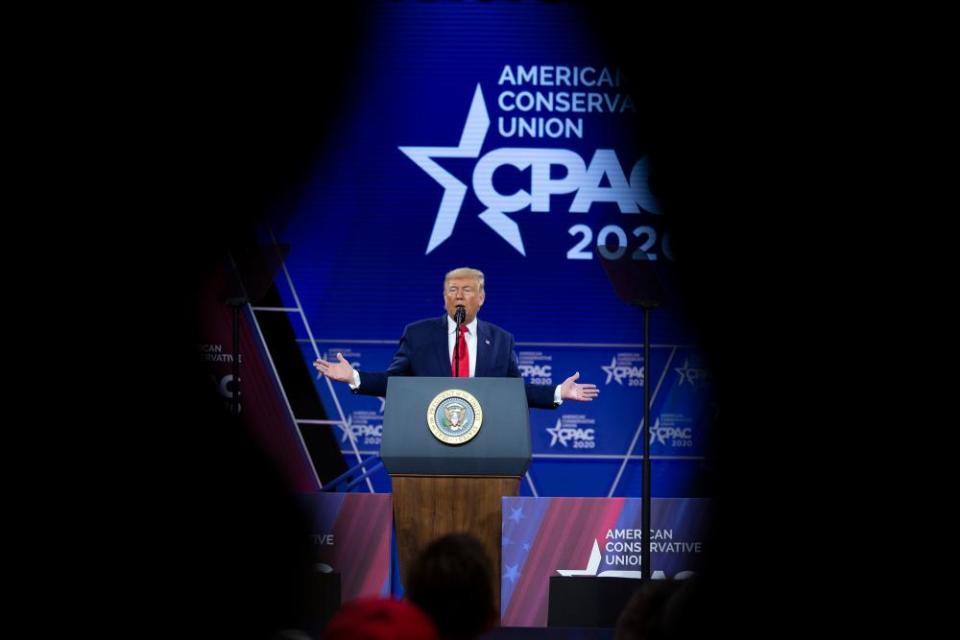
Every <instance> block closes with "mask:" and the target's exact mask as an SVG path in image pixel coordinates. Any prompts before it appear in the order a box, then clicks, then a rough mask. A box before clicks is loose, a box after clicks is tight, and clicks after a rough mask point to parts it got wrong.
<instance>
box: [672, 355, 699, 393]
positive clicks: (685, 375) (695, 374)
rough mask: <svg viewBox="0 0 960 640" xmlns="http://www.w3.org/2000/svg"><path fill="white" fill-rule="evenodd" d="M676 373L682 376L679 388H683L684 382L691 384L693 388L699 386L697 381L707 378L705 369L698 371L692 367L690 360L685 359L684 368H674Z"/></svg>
mask: <svg viewBox="0 0 960 640" xmlns="http://www.w3.org/2000/svg"><path fill="white" fill-rule="evenodd" d="M673 370H674V371H676V372H677V374H679V376H680V382H679V383H678V384H677V386H678V387H682V386H683V382H684V380H686V381H687V382H689V383H690V385H691V386H694V387H695V386H697V381H698V380H700V379H701V378H706V377H707V372H706V370H705V369H697V368H696V367H691V366H690V359H689V358H684V359H683V366H682V367H674V368H673Z"/></svg>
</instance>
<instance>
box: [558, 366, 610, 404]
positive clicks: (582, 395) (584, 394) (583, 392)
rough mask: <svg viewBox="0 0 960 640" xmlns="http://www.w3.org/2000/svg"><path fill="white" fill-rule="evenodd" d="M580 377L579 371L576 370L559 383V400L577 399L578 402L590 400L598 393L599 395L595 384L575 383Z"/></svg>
mask: <svg viewBox="0 0 960 640" xmlns="http://www.w3.org/2000/svg"><path fill="white" fill-rule="evenodd" d="M579 379H580V372H579V371H577V372H576V373H575V374H573V375H572V376H570V377H569V378H567V379H566V380H564V381H563V384H561V385H560V399H561V400H577V401H579V402H590V401H591V400H593V399H594V398H596V397H597V396H598V395H600V389H598V388H597V385H595V384H577V380H579Z"/></svg>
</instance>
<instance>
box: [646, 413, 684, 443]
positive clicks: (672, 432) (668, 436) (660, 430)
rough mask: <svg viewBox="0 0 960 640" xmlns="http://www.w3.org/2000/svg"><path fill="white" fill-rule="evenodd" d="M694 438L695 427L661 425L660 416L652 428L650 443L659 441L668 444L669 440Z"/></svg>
mask: <svg viewBox="0 0 960 640" xmlns="http://www.w3.org/2000/svg"><path fill="white" fill-rule="evenodd" d="M692 439H693V429H692V428H690V427H684V428H682V429H680V428H677V427H661V426H660V418H657V421H656V422H654V423H653V426H652V427H651V428H650V444H654V443H656V442H659V443H660V444H667V440H670V441H674V442H676V441H678V440H692Z"/></svg>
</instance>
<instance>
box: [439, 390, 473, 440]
mask: <svg viewBox="0 0 960 640" xmlns="http://www.w3.org/2000/svg"><path fill="white" fill-rule="evenodd" d="M482 422H483V409H481V408H480V403H479V402H477V399H476V398H474V397H473V395H472V394H470V393H467V392H466V391H464V390H462V389H448V390H447V391H443V392H441V393H438V394H437V397H435V398H434V399H433V400H432V401H431V402H430V406H428V407H427V426H429V427H430V433H432V434H433V437H434V438H436V439H437V440H439V441H440V442H443V443H446V444H463V443H464V442H469V441H470V440H472V439H473V438H474V437H476V435H477V434H478V433H480V425H481V423H482Z"/></svg>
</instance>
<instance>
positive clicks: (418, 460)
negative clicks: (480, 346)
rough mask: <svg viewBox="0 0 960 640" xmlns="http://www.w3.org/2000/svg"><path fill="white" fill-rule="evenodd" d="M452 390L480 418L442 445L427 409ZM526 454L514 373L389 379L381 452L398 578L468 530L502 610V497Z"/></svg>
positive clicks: (524, 413)
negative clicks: (427, 550)
mask: <svg viewBox="0 0 960 640" xmlns="http://www.w3.org/2000/svg"><path fill="white" fill-rule="evenodd" d="M458 391H460V392H466V393H467V394H469V395H471V396H473V398H475V399H476V401H477V403H478V404H479V406H480V408H481V412H482V422H481V425H480V429H479V431H477V433H476V435H475V436H474V437H473V438H472V439H470V440H469V441H467V442H463V443H462V444H448V443H446V442H443V441H441V440H440V439H439V438H438V437H437V436H435V435H434V433H433V432H432V431H431V429H430V426H429V425H428V410H430V406H431V402H433V401H434V399H435V398H437V396H438V395H440V394H443V393H445V392H452V394H453V395H454V396H455V397H459V396H458V395H457V392H458ZM434 411H435V412H436V409H434ZM441 435H444V434H442V433H441ZM530 451H531V449H530V416H529V411H528V410H527V397H526V393H525V391H524V387H523V381H522V380H521V379H520V378H427V377H421V378H416V377H393V378H390V381H389V383H388V385H387V400H386V406H385V411H384V417H383V440H382V441H381V444H380V457H381V458H382V459H383V462H384V466H386V468H387V471H388V472H389V473H390V477H391V480H392V482H393V518H394V525H395V527H396V531H397V551H398V554H399V557H400V576H401V580H402V581H404V582H406V579H407V575H408V570H409V567H410V566H411V565H412V564H413V561H414V559H415V558H416V556H417V554H418V553H419V552H420V550H421V549H423V548H424V547H426V545H428V544H429V543H430V542H431V541H433V540H434V539H436V538H439V537H440V536H443V535H445V534H447V533H469V534H471V535H473V536H475V537H476V538H478V539H479V540H480V541H481V542H482V543H483V545H484V547H485V548H486V550H487V554H488V555H489V556H490V558H491V560H492V561H493V563H494V566H493V567H491V569H492V571H491V574H492V575H493V579H494V584H493V585H492V586H493V591H494V594H495V600H496V606H497V611H499V610H500V565H501V561H500V536H501V523H502V514H501V507H500V505H501V500H500V499H501V498H502V497H503V496H516V495H517V494H518V491H519V488H520V477H521V476H522V475H523V474H524V472H525V471H526V469H527V465H528V464H529V463H530Z"/></svg>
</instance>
